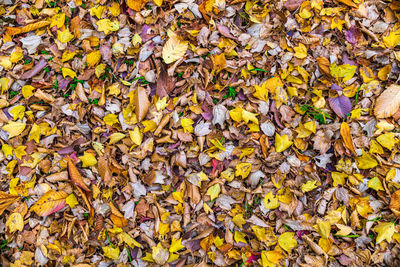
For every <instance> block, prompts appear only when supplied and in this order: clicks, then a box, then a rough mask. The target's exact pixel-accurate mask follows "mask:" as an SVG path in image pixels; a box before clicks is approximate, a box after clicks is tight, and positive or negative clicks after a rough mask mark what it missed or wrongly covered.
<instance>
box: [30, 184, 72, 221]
mask: <svg viewBox="0 0 400 267" xmlns="http://www.w3.org/2000/svg"><path fill="white" fill-rule="evenodd" d="M67 196H68V194H67V193H65V192H64V191H61V190H60V191H56V190H54V189H51V190H49V191H47V192H46V193H45V194H44V195H43V196H42V197H41V198H40V199H39V200H38V201H37V202H36V203H35V204H34V205H33V206H32V207H31V208H30V210H31V211H34V212H35V213H36V214H37V215H38V216H48V215H50V214H52V213H54V212H57V211H59V210H61V209H63V208H64V207H65V205H66V202H65V199H66V198H67Z"/></svg>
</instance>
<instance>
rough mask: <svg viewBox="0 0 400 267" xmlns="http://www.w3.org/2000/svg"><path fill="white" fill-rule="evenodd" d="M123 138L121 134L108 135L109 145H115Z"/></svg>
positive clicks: (123, 135)
mask: <svg viewBox="0 0 400 267" xmlns="http://www.w3.org/2000/svg"><path fill="white" fill-rule="evenodd" d="M124 137H125V134H123V133H113V134H112V135H110V137H109V138H110V145H112V144H115V143H117V142H118V141H119V140H121V139H122V138H124Z"/></svg>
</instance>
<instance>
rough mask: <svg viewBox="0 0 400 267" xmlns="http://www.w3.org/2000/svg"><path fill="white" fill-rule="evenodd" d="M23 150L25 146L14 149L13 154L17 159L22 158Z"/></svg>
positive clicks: (24, 153)
mask: <svg viewBox="0 0 400 267" xmlns="http://www.w3.org/2000/svg"><path fill="white" fill-rule="evenodd" d="M25 148H26V146H18V147H17V148H15V149H14V154H15V157H16V158H17V159H21V158H22V157H23V156H25V155H26V152H25Z"/></svg>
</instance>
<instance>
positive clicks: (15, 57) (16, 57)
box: [10, 47, 24, 63]
mask: <svg viewBox="0 0 400 267" xmlns="http://www.w3.org/2000/svg"><path fill="white" fill-rule="evenodd" d="M23 58H24V50H22V49H21V48H20V47H16V48H15V50H14V52H12V53H11V55H10V61H11V63H17V62H18V61H20V60H21V59H23Z"/></svg>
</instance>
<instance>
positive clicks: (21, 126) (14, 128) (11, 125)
mask: <svg viewBox="0 0 400 267" xmlns="http://www.w3.org/2000/svg"><path fill="white" fill-rule="evenodd" d="M25 126H26V124H25V123H24V122H18V121H9V122H8V123H7V124H6V125H4V126H3V128H2V129H3V130H4V131H6V132H8V138H13V137H14V136H18V135H20V134H21V133H22V132H23V131H24V130H25Z"/></svg>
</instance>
